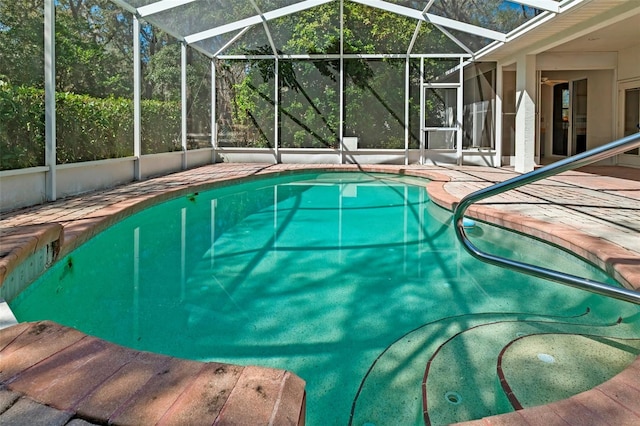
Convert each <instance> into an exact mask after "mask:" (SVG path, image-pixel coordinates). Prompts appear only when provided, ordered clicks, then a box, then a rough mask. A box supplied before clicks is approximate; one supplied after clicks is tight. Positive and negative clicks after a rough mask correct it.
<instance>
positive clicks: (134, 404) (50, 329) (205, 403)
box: [0, 321, 306, 425]
mask: <svg viewBox="0 0 640 426" xmlns="http://www.w3.org/2000/svg"><path fill="white" fill-rule="evenodd" d="M0 385H1V389H2V390H3V391H8V392H10V393H11V394H10V395H11V396H16V397H18V398H20V397H26V398H28V399H29V400H30V401H32V402H34V403H37V404H42V405H46V406H47V407H51V408H53V409H55V410H57V411H58V412H62V413H66V414H67V415H68V418H67V420H72V419H82V420H85V421H88V422H97V423H98V424H104V423H108V424H122V425H129V424H130V425H136V424H140V425H142V424H163V425H170V424H176V425H177V424H209V425H210V424H292V425H293V424H297V425H301V424H304V421H305V420H304V417H305V399H306V396H305V382H304V381H303V380H302V379H300V378H299V377H297V376H296V375H295V374H293V373H291V372H288V371H286V370H277V369H271V368H264V367H254V366H245V367H242V366H235V365H231V364H223V363H217V362H197V361H190V360H184V359H179V358H175V357H168V356H164V355H159V354H154V353H150V352H142V351H137V350H133V349H129V348H125V347H122V346H119V345H115V344H113V343H109V342H106V341H104V340H102V339H98V338H95V337H91V336H88V335H86V334H84V333H82V332H80V331H77V330H75V329H72V328H70V327H65V326H61V325H59V324H56V323H54V322H51V321H39V322H33V323H20V324H17V325H14V326H12V327H8V328H5V329H2V330H0ZM18 398H16V400H14V401H12V402H11V405H13V404H15V403H17V399H18ZM247 406H250V407H251V409H249V410H248V409H247ZM8 408H9V410H8V411H10V410H11V406H10V407H8ZM0 411H3V410H0ZM1 420H3V415H2V414H0V421H1ZM60 424H64V423H60Z"/></svg>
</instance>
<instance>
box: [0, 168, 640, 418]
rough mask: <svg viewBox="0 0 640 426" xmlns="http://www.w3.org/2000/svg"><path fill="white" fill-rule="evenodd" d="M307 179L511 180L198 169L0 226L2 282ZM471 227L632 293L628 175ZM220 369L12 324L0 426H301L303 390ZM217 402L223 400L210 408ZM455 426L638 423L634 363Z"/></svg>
mask: <svg viewBox="0 0 640 426" xmlns="http://www.w3.org/2000/svg"><path fill="white" fill-rule="evenodd" d="M310 168H315V169H326V170H357V169H361V170H364V171H367V172H393V173H404V174H407V175H414V176H424V177H428V178H430V179H432V181H431V182H430V183H429V185H428V191H429V194H430V197H431V199H432V200H433V201H434V202H436V203H437V204H439V205H441V206H443V207H446V208H451V207H452V206H453V205H454V203H455V202H457V201H458V200H459V199H460V198H461V197H463V196H464V195H466V194H468V193H471V192H473V191H474V190H477V189H480V188H484V187H487V186H489V185H491V184H493V183H496V182H501V181H504V180H506V179H508V178H511V177H513V176H516V173H514V172H513V171H512V170H511V169H509V168H499V169H496V168H489V167H453V166H445V167H436V166H386V165H384V166H383V165H376V166H355V165H353V166H339V165H283V164H279V165H266V164H228V163H222V164H215V165H209V166H205V167H200V168H196V169H191V170H188V171H184V172H180V173H175V174H171V175H168V176H163V177H158V178H154V179H149V180H146V181H142V182H134V183H131V184H128V185H123V186H119V187H117V188H113V189H109V190H104V191H98V192H93V193H89V194H85V195H82V196H77V197H72V198H68V199H64V200H58V201H56V202H53V203H47V204H44V205H39V206H34V207H29V208H25V209H20V210H17V211H9V212H5V213H3V214H1V215H0V237H1V239H0V283H2V284H3V285H4V284H6V283H7V282H8V281H9V280H11V279H15V275H16V274H15V273H13V274H12V272H16V271H17V270H16V267H17V266H18V265H21V264H22V263H24V262H25V261H26V260H27V259H28V258H30V256H32V255H33V254H34V253H37V252H38V251H39V250H42V249H43V248H47V247H48V248H49V250H50V251H51V254H50V255H51V256H52V257H56V258H60V257H62V256H64V255H65V254H67V253H69V252H70V251H72V250H73V249H74V248H76V247H77V246H79V245H80V244H82V243H83V242H85V241H86V240H88V239H89V238H91V237H92V236H93V235H95V234H96V233H98V232H100V231H102V230H103V229H105V228H107V227H108V226H110V225H111V224H113V223H115V222H116V221H118V220H120V219H122V218H123V217H126V216H127V215H130V214H132V213H135V212H136V211H139V210H141V209H143V208H145V207H147V206H149V205H151V204H153V203H155V202H157V201H158V200H163V199H168V198H172V197H175V196H180V195H187V194H189V193H193V192H196V191H202V190H205V189H208V188H210V187H212V186H215V185H221V184H224V182H229V181H230V180H233V179H238V178H246V177H251V176H256V175H262V174H267V173H279V172H287V171H290V170H299V169H310ZM468 215H469V216H472V217H475V218H476V219H479V220H484V221H487V222H491V223H495V224H498V225H502V226H505V227H509V228H512V229H515V230H518V231H521V232H524V233H528V234H532V235H534V236H536V237H539V238H541V239H545V240H548V241H551V242H553V243H554V244H557V245H559V246H562V247H565V248H567V249H569V250H571V251H573V252H575V253H577V254H579V255H581V256H582V257H584V258H586V259H588V260H590V261H591V262H593V263H595V264H597V265H599V266H601V267H602V268H604V269H606V270H607V271H609V272H610V273H612V274H614V275H615V277H616V278H617V279H618V280H619V281H621V282H623V283H624V284H625V285H626V286H627V287H629V288H635V289H640V238H638V237H639V235H640V234H639V233H640V170H639V169H631V168H623V167H595V166H591V167H588V168H584V169H581V170H580V171H572V172H565V173H563V174H561V175H559V176H556V177H553V178H550V179H545V180H543V181H540V182H537V183H535V184H531V185H528V186H526V187H523V188H520V189H518V190H514V191H511V192H508V193H505V194H503V195H500V196H497V197H493V198H490V199H488V200H485V201H483V202H481V203H479V204H477V205H475V206H472V208H470V209H469V211H468ZM0 324H2V321H1V319H0ZM167 366H170V367H167ZM221 366H223V365H221V364H217V363H198V362H193V361H185V360H178V359H175V358H170V357H165V356H161V355H155V354H149V353H144V352H137V351H132V350H129V349H125V348H121V347H119V346H117V345H112V344H110V343H106V342H104V341H102V340H100V339H96V338H93V337H91V336H86V335H84V334H83V333H80V332H78V331H75V330H71V329H68V328H66V327H62V326H59V325H57V324H55V323H51V322H40V323H31V324H18V325H13V326H10V327H8V328H5V329H3V330H0V423H4V422H9V423H10V424H37V423H34V419H36V418H37V419H42V421H43V423H41V424H47V425H58V424H59V425H63V424H72V425H78V426H81V425H87V424H106V423H107V422H109V423H110V424H111V423H112V424H261V423H265V424H266V423H270V424H296V423H297V424H300V423H304V404H305V396H304V382H303V381H302V380H301V379H299V378H297V377H296V376H295V375H293V374H291V373H289V372H286V371H283V370H272V369H261V368H257V367H237V366H228V365H224V371H225V374H223V375H222V376H223V377H224V380H220V379H219V377H220V376H219V375H220V371H221V370H220V367H221ZM89 372H91V374H89ZM216 372H217V373H216ZM216 374H218V376H216ZM89 377H90V378H91V380H88V378H89ZM216 386H218V388H216ZM160 389H161V390H162V392H160V393H154V391H153V390H156V391H157V390H160ZM212 389H213V390H212ZM247 389H250V390H251V391H252V392H249V391H247ZM257 390H259V391H257ZM207 392H208V393H207ZM216 392H218V393H216ZM220 392H221V393H220ZM263 394H264V395H263ZM196 395H197V396H196ZM214 395H224V398H222V397H220V398H218V399H216V400H215V403H214V402H212V399H211V398H212V396H214ZM256 395H258V396H260V398H257V397H256ZM309 403H310V404H313V401H309ZM187 413H192V414H191V416H190V417H189V419H186V418H185V417H184V416H185V415H187ZM127 416H129V417H127ZM144 416H147V417H144ZM252 416H257V417H252ZM260 416H262V417H260ZM185 422H186V423H185ZM466 424H467V425H468V426H480V425H485V426H488V425H589V424H593V425H596V424H597V425H602V424H611V425H624V424H629V425H631V424H640V357H639V358H638V359H636V361H634V363H633V364H631V365H630V366H629V367H628V368H627V369H626V370H624V371H623V372H621V373H620V374H618V375H617V376H615V377H614V378H612V379H611V380H609V381H607V382H605V383H603V384H601V385H599V386H597V387H595V388H594V389H592V390H589V391H587V392H583V393H581V394H579V395H576V396H574V397H571V398H569V399H566V400H563V401H559V402H556V403H552V404H548V405H544V406H540V407H533V408H526V409H523V410H518V411H516V412H513V413H509V414H503V415H499V416H493V417H488V418H484V419H480V420H476V421H472V422H467V423H466Z"/></svg>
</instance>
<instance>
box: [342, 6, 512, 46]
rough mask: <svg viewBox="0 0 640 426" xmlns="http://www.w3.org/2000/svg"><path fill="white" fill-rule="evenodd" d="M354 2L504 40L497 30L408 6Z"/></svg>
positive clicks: (503, 36) (504, 37) (504, 36)
mask: <svg viewBox="0 0 640 426" xmlns="http://www.w3.org/2000/svg"><path fill="white" fill-rule="evenodd" d="M351 1H353V2H354V3H360V4H364V5H366V6H370V7H373V8H376V9H381V10H386V11H387V12H391V13H395V14H397V15H402V16H406V17H409V18H413V19H418V20H422V21H426V22H431V23H433V24H436V25H441V26H443V27H446V28H450V29H453V30H458V31H462V32H465V33H469V34H473V35H477V36H479V37H485V38H489V39H492V40H498V41H505V40H506V35H505V34H503V33H501V32H498V31H493V30H489V29H487V28H482V27H479V26H477V25H471V24H466V23H464V22H460V21H456V20H455V19H449V18H444V17H442V16H438V15H433V14H431V13H425V14H423V13H422V12H421V11H419V10H416V9H412V8H410V7H404V6H400V5H397V4H391V3H387V2H385V1H380V0H351Z"/></svg>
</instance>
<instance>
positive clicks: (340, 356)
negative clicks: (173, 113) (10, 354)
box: [10, 172, 640, 425]
mask: <svg viewBox="0 0 640 426" xmlns="http://www.w3.org/2000/svg"><path fill="white" fill-rule="evenodd" d="M425 185H426V181H424V180H420V179H417V178H408V177H399V176H394V175H383V174H365V173H355V172H353V173H344V172H342V173H338V172H336V173H296V174H287V175H280V176H275V177H265V178H260V179H253V180H251V181H246V182H243V183H239V184H235V185H231V186H226V187H224V188H219V189H213V190H210V191H207V192H202V193H194V194H190V195H189V196H185V197H181V198H178V199H175V200H172V201H169V202H165V203H162V204H159V205H157V206H155V207H152V208H149V209H147V210H144V211H142V212H140V213H138V214H135V215H133V216H131V217H128V218H126V219H125V220H123V221H122V222H120V223H118V224H116V225H114V226H112V227H111V228H109V229H108V230H106V231H105V232H103V233H101V234H99V235H97V236H96V237H94V238H93V239H91V240H90V241H88V242H87V243H86V244H84V245H83V246H81V247H80V248H78V249H77V250H75V251H74V252H73V253H71V254H70V255H69V256H67V257H65V258H63V259H61V260H60V261H59V262H58V263H56V264H55V265H53V266H52V267H51V269H49V270H48V271H47V272H46V273H45V274H44V275H43V276H42V277H41V278H40V279H38V280H37V281H36V282H35V283H34V284H32V285H31V286H30V287H28V288H27V289H26V290H25V291H23V292H22V293H21V294H20V295H19V296H18V297H17V298H16V299H15V300H13V301H11V302H10V306H11V308H12V309H13V311H14V313H15V315H16V317H17V318H18V319H19V320H20V321H32V320H40V319H50V320H54V321H56V322H59V323H61V324H65V325H68V326H72V327H76V328H78V329H80V330H82V331H84V332H86V333H89V334H92V335H95V336H98V337H101V338H104V339H106V340H109V341H112V342H115V343H118V344H121V345H125V346H128V347H132V348H137V349H141V350H146V351H153V352H158V353H163V354H167V355H172V356H177V357H182V358H188V359H194V360H203V361H209V360H217V361H223V362H229V363H235V364H242V365H249V364H253V365H262V366H269V367H276V368H283V369H287V370H290V371H293V372H294V373H296V374H297V375H299V376H300V377H302V378H303V379H304V380H305V381H306V382H307V424H309V425H334V424H335V425H347V424H353V425H363V424H369V425H388V424H393V425H397V424H403V425H413V424H425V423H430V424H447V423H451V422H455V421H462V420H469V419H473V418H478V417H482V416H486V415H491V414H497V413H500V412H507V411H513V409H514V408H513V406H512V405H511V404H510V402H509V400H508V399H507V397H506V396H505V392H504V390H503V389H502V388H501V386H500V383H499V380H498V379H497V376H496V362H497V359H499V358H500V356H501V353H503V354H504V357H505V358H504V361H505V362H504V364H505V365H508V369H506V370H505V375H506V376H507V378H508V379H509V380H511V381H512V382H513V386H512V387H514V388H515V389H530V387H528V386H527V383H526V380H527V377H529V376H531V375H532V374H533V375H535V373H532V372H531V371H536V370H535V369H533V370H532V368H534V367H535V368H546V367H545V365H548V364H549V362H548V360H549V359H553V360H555V359H557V360H558V362H557V363H555V364H553V366H554V368H556V369H558V368H560V367H562V365H573V364H575V363H573V362H572V361H571V355H567V354H571V348H572V347H576V348H577V347H579V348H580V349H579V352H580V354H577V353H576V354H574V355H575V356H578V355H580V356H582V358H580V361H579V362H580V363H583V364H585V366H584V369H583V370H578V371H583V372H584V376H585V377H582V378H581V380H574V381H576V382H577V384H571V385H568V384H567V383H564V382H563V383H562V384H561V385H555V384H553V383H552V384H550V388H549V389H540V390H539V392H537V395H538V397H534V396H532V395H531V391H530V390H527V392H523V393H522V401H520V402H522V403H523V404H525V406H526V404H527V401H525V400H526V399H531V400H534V399H535V401H536V403H538V402H539V400H540V398H539V395H540V394H541V393H544V394H545V398H551V399H553V398H564V397H567V396H569V395H570V394H571V393H572V392H573V393H576V392H580V391H582V390H585V389H584V388H588V387H590V386H594V385H595V384H597V383H598V382H599V381H602V380H604V379H606V377H605V376H606V375H609V376H610V375H611V374H615V372H617V371H619V370H621V369H622V368H624V366H625V365H626V364H628V363H629V362H630V361H631V360H633V359H634V357H635V356H636V355H637V353H638V350H637V349H636V348H637V347H638V346H639V345H638V344H637V342H636V340H635V337H637V336H640V333H638V327H637V325H636V317H637V314H638V309H637V307H635V306H633V305H631V304H629V303H625V302H620V301H616V300H612V299H607V298H604V297H601V296H597V295H593V294H591V293H586V292H584V291H580V290H577V289H573V288H569V287H564V286H561V285H558V284H555V283H549V282H545V281H543V280H540V279H536V278H532V277H528V276H523V275H520V274H517V273H514V272H510V271H507V270H504V269H500V268H498V267H494V266H490V265H485V264H482V263H480V262H479V261H477V260H475V259H473V258H472V257H471V256H469V255H468V254H467V253H466V252H464V250H462V248H461V247H460V246H459V245H458V243H457V241H456V239H455V236H454V233H453V228H452V225H451V214H450V213H449V212H447V211H445V210H443V209H441V208H439V207H437V206H435V205H434V204H433V203H432V202H431V201H430V200H429V197H428V195H427V193H426V190H425ZM468 233H469V234H470V235H471V237H472V239H473V241H474V243H475V244H476V245H478V246H480V248H483V249H486V250H489V251H491V252H493V253H496V254H499V255H506V256H509V257H512V258H517V259H521V260H525V261H530V262H534V263H536V264H539V265H543V266H547V267H552V268H558V269H561V270H564V271H567V272H570V273H573V274H575V275H580V276H585V277H591V278H593V279H598V280H601V281H605V282H609V283H614V281H613V280H612V279H610V278H608V277H607V276H605V275H604V274H603V273H602V272H601V271H599V270H598V269H596V268H595V267H593V266H591V265H590V264H588V263H585V262H583V261H581V260H579V259H577V258H576V257H574V256H572V255H570V254H568V253H566V252H564V251H562V250H559V249H556V248H554V247H551V246H549V245H547V244H544V243H542V242H539V241H537V240H534V239H529V238H526V237H523V236H521V235H517V234H514V233H511V232H508V231H505V230H502V229H499V228H496V227H493V226H489V225H487V224H482V223H478V224H476V226H475V227H474V228H472V229H470V230H469V232H468ZM541 336H551V337H552V338H553V344H551V343H549V344H548V349H545V351H546V352H545V353H542V352H541V351H543V349H540V348H545V346H544V345H545V343H544V340H542V341H541V340H540V339H541V338H542V337H541ZM576 336H580V338H585V339H588V337H585V336H594V337H593V338H594V339H595V338H597V339H600V340H599V341H598V342H599V343H598V345H597V347H598V350H599V351H600V352H602V351H603V350H604V351H610V355H609V356H608V358H609V359H612V361H611V363H610V364H611V365H609V367H608V369H606V371H605V372H601V373H599V374H595V373H593V372H594V371H596V370H597V371H599V370H598V368H600V367H599V364H602V360H601V358H598V357H597V356H596V355H594V356H593V357H591V358H590V357H589V356H588V354H586V353H585V352H588V350H585V347H586V348H589V347H590V346H589V345H586V344H581V345H577V344H576V343H575V342H576V340H575V339H576ZM527 337H531V338H532V339H533V337H536V340H535V342H534V340H531V343H532V344H531V345H530V347H531V348H535V349H531V350H532V351H533V352H532V353H531V354H528V353H527V348H528V346H527V345H526V344H525V343H526V342H527ZM571 339H573V340H571ZM603 341H604V343H602V342H603ZM579 342H583V341H582V340H579ZM533 343H535V344H533ZM509 348H511V349H509ZM558 348H561V349H562V351H561V352H562V355H561V356H560V355H559V353H560V351H559V349H558ZM603 348H606V349H603ZM554 351H558V354H556V355H555V357H556V358H553V356H554ZM534 352H535V353H534ZM607 353H608V354H609V352H607ZM529 356H530V357H531V362H529V358H528V357H529ZM549 357H551V358H549ZM585 358H586V360H585ZM541 360H542V361H544V362H542V361H541ZM589 360H591V361H589ZM506 361H509V362H508V363H507V362H506ZM560 361H562V362H564V363H565V364H561V362H560ZM614 361H615V362H614ZM536 363H539V365H538V364H536ZM590 363H591V364H593V365H591V364H590ZM525 367H526V368H525ZM575 370H576V369H575V368H574V369H572V370H571V377H572V378H573V379H576V377H575V376H576V374H579V373H576V372H575ZM520 372H523V373H520ZM524 372H526V374H525V373H524ZM555 376H557V374H555ZM603 377H604V379H603ZM565 382H566V381H565ZM572 383H573V382H572ZM536 386H538V387H540V386H541V385H540V384H539V383H538V384H536ZM536 398H537V399H536ZM545 401H546V400H545ZM423 405H426V406H427V408H428V410H429V411H428V413H427V414H426V415H425V414H424V413H423Z"/></svg>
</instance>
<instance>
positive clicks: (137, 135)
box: [133, 15, 142, 180]
mask: <svg viewBox="0 0 640 426" xmlns="http://www.w3.org/2000/svg"><path fill="white" fill-rule="evenodd" d="M141 75H142V74H141V69H140V21H138V17H137V16H135V15H133V156H134V157H135V158H136V159H135V166H134V179H135V180H142V168H141V166H140V156H141V155H142V139H141V128H142V126H141V118H140V117H141V115H142V113H141V111H142V110H141V107H140V88H141V87H142V78H141Z"/></svg>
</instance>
